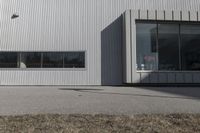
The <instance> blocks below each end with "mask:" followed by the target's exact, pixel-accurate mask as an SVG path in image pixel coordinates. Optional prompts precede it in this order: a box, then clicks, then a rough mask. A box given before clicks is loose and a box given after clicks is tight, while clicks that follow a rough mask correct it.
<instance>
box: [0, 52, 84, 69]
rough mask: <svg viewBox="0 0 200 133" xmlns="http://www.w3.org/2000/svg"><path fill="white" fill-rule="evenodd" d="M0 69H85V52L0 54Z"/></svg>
mask: <svg viewBox="0 0 200 133" xmlns="http://www.w3.org/2000/svg"><path fill="white" fill-rule="evenodd" d="M0 68H23V69H28V68H85V52H0Z"/></svg>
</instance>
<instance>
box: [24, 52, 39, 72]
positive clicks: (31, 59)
mask: <svg viewBox="0 0 200 133" xmlns="http://www.w3.org/2000/svg"><path fill="white" fill-rule="evenodd" d="M40 67H41V53H36V52H35V53H32V52H31V53H21V57H20V68H40Z"/></svg>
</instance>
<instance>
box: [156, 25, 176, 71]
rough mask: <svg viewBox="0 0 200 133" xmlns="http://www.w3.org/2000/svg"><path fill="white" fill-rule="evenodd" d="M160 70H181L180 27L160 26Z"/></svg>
mask: <svg viewBox="0 0 200 133" xmlns="http://www.w3.org/2000/svg"><path fill="white" fill-rule="evenodd" d="M158 44H159V45H158V48H159V49H158V51H159V70H179V68H180V67H179V25H178V24H159V25H158Z"/></svg>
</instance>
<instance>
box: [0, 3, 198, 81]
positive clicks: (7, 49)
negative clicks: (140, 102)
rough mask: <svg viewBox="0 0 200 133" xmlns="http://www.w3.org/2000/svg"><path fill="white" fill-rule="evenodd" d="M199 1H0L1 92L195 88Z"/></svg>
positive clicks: (196, 78) (196, 79)
mask: <svg viewBox="0 0 200 133" xmlns="http://www.w3.org/2000/svg"><path fill="white" fill-rule="evenodd" d="M199 5H200V0H20V1H18V0H0V51H1V52H0V85H121V84H124V83H200V52H199V51H200V25H199V24H200V23H199V22H198V21H200V12H199V11H200V10H199V8H200V6H199Z"/></svg>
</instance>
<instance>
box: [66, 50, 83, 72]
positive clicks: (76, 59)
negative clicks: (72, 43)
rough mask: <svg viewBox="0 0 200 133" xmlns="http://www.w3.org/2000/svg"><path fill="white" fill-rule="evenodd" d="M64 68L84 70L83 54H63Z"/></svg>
mask: <svg viewBox="0 0 200 133" xmlns="http://www.w3.org/2000/svg"><path fill="white" fill-rule="evenodd" d="M64 67H65V68H84V67H85V52H68V53H64Z"/></svg>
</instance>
